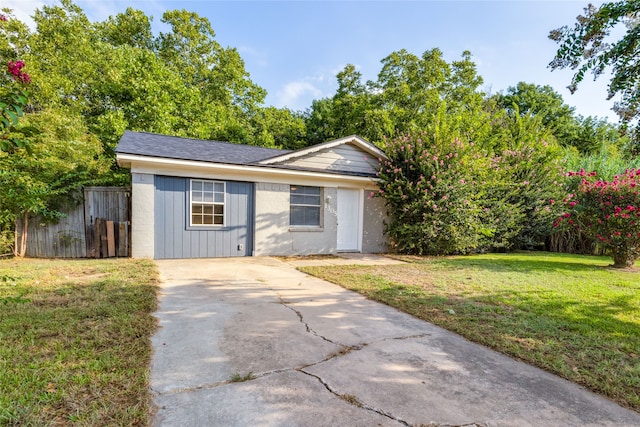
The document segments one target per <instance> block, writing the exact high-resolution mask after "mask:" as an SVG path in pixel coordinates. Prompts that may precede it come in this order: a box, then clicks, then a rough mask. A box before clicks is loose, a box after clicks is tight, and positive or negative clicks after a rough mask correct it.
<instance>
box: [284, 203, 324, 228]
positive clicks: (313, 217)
mask: <svg viewBox="0 0 640 427" xmlns="http://www.w3.org/2000/svg"><path fill="white" fill-rule="evenodd" d="M290 215H291V217H290V224H291V225H308V226H312V227H317V226H319V225H320V208H319V207H313V206H291V209H290Z"/></svg>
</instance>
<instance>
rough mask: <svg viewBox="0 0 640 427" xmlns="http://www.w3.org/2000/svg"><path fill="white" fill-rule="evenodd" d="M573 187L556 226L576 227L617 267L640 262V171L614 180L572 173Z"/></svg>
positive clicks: (622, 175) (636, 170)
mask: <svg viewBox="0 0 640 427" xmlns="http://www.w3.org/2000/svg"><path fill="white" fill-rule="evenodd" d="M569 176H570V177H573V180H574V183H573V185H572V186H571V187H570V188H575V192H571V193H569V194H568V195H567V196H566V197H565V198H564V199H563V203H564V208H565V209H566V210H565V212H564V213H563V214H562V215H561V216H560V217H559V218H558V219H557V220H556V222H555V224H554V226H555V227H558V226H560V225H563V226H566V227H575V228H577V229H579V230H580V231H581V232H583V233H585V234H586V235H587V236H589V237H590V238H591V239H593V240H597V241H599V242H600V244H601V245H603V246H604V247H605V248H606V249H607V250H608V251H609V252H610V253H611V256H612V257H613V261H614V264H613V266H614V267H619V268H624V267H630V266H632V265H633V264H634V262H635V260H636V259H638V258H640V192H639V190H640V169H628V170H626V171H625V172H624V173H623V174H621V175H620V176H618V175H616V176H614V177H613V180H611V181H607V180H604V179H599V178H597V177H596V172H590V173H586V172H585V170H584V169H582V170H581V171H579V172H570V173H569Z"/></svg>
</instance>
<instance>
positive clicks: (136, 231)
mask: <svg viewBox="0 0 640 427" xmlns="http://www.w3.org/2000/svg"><path fill="white" fill-rule="evenodd" d="M154 205H155V186H154V176H153V175H151V174H146V173H132V174H131V256H132V257H133V258H153V257H154V244H155V243H154V237H155V229H154Z"/></svg>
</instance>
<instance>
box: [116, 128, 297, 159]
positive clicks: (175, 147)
mask: <svg viewBox="0 0 640 427" xmlns="http://www.w3.org/2000/svg"><path fill="white" fill-rule="evenodd" d="M289 152H291V150H276V149H274V148H263V147H256V146H253V145H241V144H230V143H228V142H219V141H206V140H202V139H191V138H180V137H177V136H167V135H158V134H155V133H148V132H132V131H129V130H127V131H125V132H124V134H123V135H122V138H120V142H119V143H118V146H117V147H116V153H121V154H136V155H139V156H152V157H163V158H168V159H181V160H197V161H203V162H216V163H227V164H232V165H248V164H251V163H255V162H259V161H260V160H264V159H268V158H270V157H275V156H280V155H282V154H286V153H289Z"/></svg>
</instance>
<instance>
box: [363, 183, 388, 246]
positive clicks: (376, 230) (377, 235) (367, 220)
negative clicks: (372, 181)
mask: <svg viewBox="0 0 640 427" xmlns="http://www.w3.org/2000/svg"><path fill="white" fill-rule="evenodd" d="M369 194H370V190H365V194H364V212H363V227H362V228H363V231H362V252H363V253H369V254H373V253H381V252H387V251H388V247H387V245H388V239H387V237H386V236H385V235H384V223H383V222H384V221H385V220H386V219H387V209H386V207H385V205H384V200H383V199H381V198H379V197H375V198H371V199H370V198H369Z"/></svg>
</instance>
